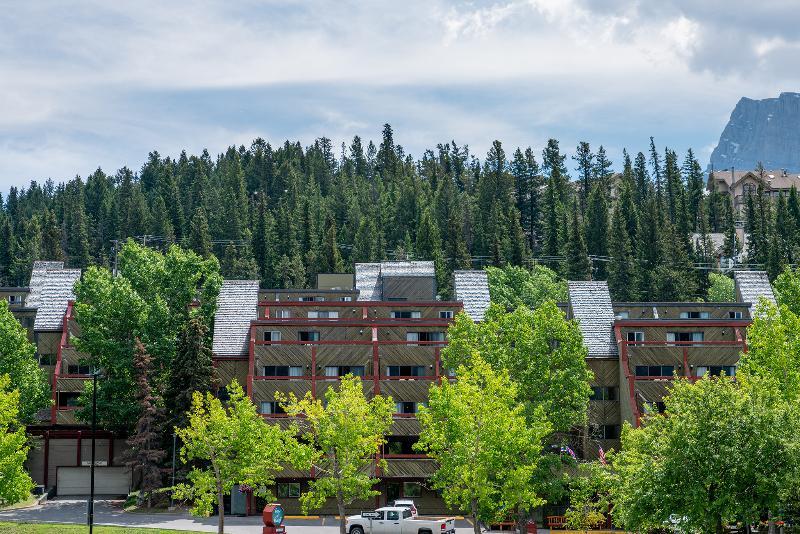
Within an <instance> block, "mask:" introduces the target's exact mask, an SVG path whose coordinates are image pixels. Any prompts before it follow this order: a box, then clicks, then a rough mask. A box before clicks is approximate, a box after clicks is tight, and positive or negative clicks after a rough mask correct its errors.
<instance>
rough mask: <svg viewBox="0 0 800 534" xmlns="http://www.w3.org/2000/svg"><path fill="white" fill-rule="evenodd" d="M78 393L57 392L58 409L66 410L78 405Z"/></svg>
mask: <svg viewBox="0 0 800 534" xmlns="http://www.w3.org/2000/svg"><path fill="white" fill-rule="evenodd" d="M80 395H81V394H80V393H78V392H74V391H59V392H58V406H59V407H60V408H68V407H71V406H77V405H78V398H79V397H80Z"/></svg>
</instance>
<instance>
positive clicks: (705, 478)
mask: <svg viewBox="0 0 800 534" xmlns="http://www.w3.org/2000/svg"><path fill="white" fill-rule="evenodd" d="M778 391H779V390H778V388H777V386H776V384H775V383H774V382H770V381H769V380H768V379H753V380H749V381H748V380H745V383H744V384H742V383H741V382H735V381H733V380H730V379H728V378H726V377H721V378H711V377H708V376H707V377H705V378H703V379H702V380H700V381H698V382H696V383H695V384H692V383H690V382H688V381H685V380H679V381H677V382H675V383H674V385H673V386H672V388H671V390H670V392H669V395H668V396H667V397H666V398H665V399H664V402H665V404H666V411H665V413H664V414H663V415H662V414H653V415H649V416H646V417H645V419H644V424H643V426H642V427H640V428H638V429H633V428H631V427H630V426H629V425H627V424H626V425H625V428H624V429H623V432H622V450H621V452H620V453H619V454H618V455H617V458H616V461H615V462H614V468H615V470H616V473H617V475H618V477H619V478H618V480H619V484H618V486H617V487H616V489H615V494H614V498H615V504H616V506H615V508H614V515H615V517H616V519H617V521H618V522H619V523H620V524H622V525H624V526H625V528H626V529H630V530H648V529H656V528H663V525H664V524H666V522H667V521H668V520H669V517H670V515H672V514H675V515H677V516H678V517H681V518H683V517H685V518H686V527H687V528H689V529H690V530H693V531H702V532H718V533H721V532H722V529H723V525H725V524H728V523H733V522H736V521H741V522H743V523H744V524H752V523H753V522H755V521H758V520H759V518H760V517H761V514H762V513H764V512H765V511H770V512H771V513H772V514H773V517H777V516H778V512H779V503H780V502H781V498H782V497H783V496H785V495H787V493H788V491H789V490H790V489H791V488H792V487H796V481H797V455H796V452H795V451H796V450H797V449H796V447H797V443H796V441H797V438H796V436H797V435H798V433H797V432H798V430H797V429H798V424H797V423H798V420H797V417H796V411H795V414H792V412H791V411H788V410H785V409H784V407H783V405H782V403H781V402H780V401H779V398H780V397H779V394H778Z"/></svg>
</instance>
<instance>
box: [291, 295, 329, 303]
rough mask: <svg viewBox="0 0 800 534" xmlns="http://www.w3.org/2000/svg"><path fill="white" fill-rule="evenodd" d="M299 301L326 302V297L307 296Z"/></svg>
mask: <svg viewBox="0 0 800 534" xmlns="http://www.w3.org/2000/svg"><path fill="white" fill-rule="evenodd" d="M297 300H299V301H300V302H325V297H314V296H305V297H300V298H299V299H297Z"/></svg>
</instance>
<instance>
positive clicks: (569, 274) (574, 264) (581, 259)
mask: <svg viewBox="0 0 800 534" xmlns="http://www.w3.org/2000/svg"><path fill="white" fill-rule="evenodd" d="M565 255H566V262H565V272H564V275H565V277H566V279H567V280H589V279H590V278H591V264H590V263H589V256H588V254H587V251H586V241H584V239H583V226H582V225H581V220H580V218H579V214H578V203H577V202H573V206H572V222H571V224H570V228H569V239H568V240H567V244H566V254H565Z"/></svg>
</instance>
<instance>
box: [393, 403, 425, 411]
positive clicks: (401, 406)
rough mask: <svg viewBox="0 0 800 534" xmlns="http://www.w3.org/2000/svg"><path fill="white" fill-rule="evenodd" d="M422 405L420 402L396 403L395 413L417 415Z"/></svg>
mask: <svg viewBox="0 0 800 534" xmlns="http://www.w3.org/2000/svg"><path fill="white" fill-rule="evenodd" d="M420 404H421V403H419V402H396V403H395V413H404V414H409V413H417V411H418V410H419V406H420Z"/></svg>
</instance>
